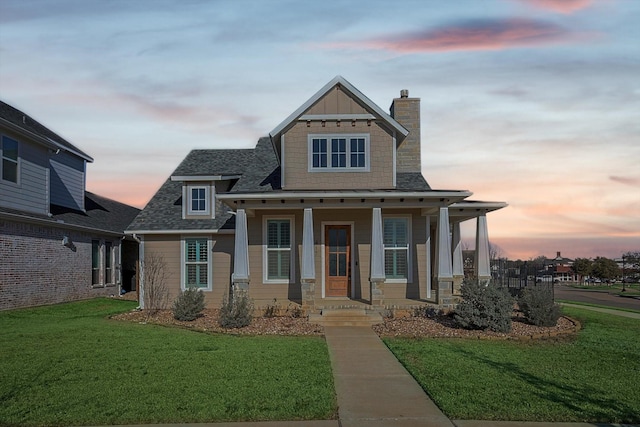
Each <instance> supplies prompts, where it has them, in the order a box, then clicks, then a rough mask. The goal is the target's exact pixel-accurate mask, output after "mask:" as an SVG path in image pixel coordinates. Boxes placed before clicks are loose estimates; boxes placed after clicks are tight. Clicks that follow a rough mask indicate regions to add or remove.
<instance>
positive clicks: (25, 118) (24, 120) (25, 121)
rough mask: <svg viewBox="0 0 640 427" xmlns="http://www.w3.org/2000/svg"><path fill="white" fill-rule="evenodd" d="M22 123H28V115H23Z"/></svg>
mask: <svg viewBox="0 0 640 427" xmlns="http://www.w3.org/2000/svg"><path fill="white" fill-rule="evenodd" d="M22 124H23V125H26V124H27V117H26V116H22Z"/></svg>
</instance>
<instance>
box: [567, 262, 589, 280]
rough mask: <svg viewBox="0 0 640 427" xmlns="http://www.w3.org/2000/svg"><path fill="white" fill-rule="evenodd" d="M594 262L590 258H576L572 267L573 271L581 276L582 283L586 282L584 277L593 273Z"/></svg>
mask: <svg viewBox="0 0 640 427" xmlns="http://www.w3.org/2000/svg"><path fill="white" fill-rule="evenodd" d="M591 267H592V262H591V260H590V259H588V258H576V259H575V261H573V265H572V266H571V268H572V269H573V272H574V273H576V274H577V275H578V276H580V283H581V284H583V283H584V278H585V277H586V276H588V275H590V274H591Z"/></svg>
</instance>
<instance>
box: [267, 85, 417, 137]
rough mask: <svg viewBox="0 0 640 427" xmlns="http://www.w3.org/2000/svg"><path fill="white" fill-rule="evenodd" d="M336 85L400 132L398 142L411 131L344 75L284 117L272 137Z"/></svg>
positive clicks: (271, 134)
mask: <svg viewBox="0 0 640 427" xmlns="http://www.w3.org/2000/svg"><path fill="white" fill-rule="evenodd" d="M335 86H340V87H341V88H342V89H343V90H345V91H346V92H348V93H349V94H351V96H353V97H354V98H356V99H357V100H358V101H360V103H362V105H363V106H364V107H365V108H367V109H368V110H369V111H372V112H373V113H375V115H376V116H378V117H380V118H381V119H382V120H383V121H384V122H385V123H386V124H387V125H388V126H389V127H390V128H391V129H393V130H395V131H397V132H398V134H399V135H401V137H399V138H398V143H399V142H400V141H402V139H403V138H404V137H405V136H407V135H408V134H409V131H408V130H407V129H405V128H404V127H403V126H402V125H401V124H400V123H398V122H397V121H396V120H395V119H394V118H393V117H391V116H390V115H389V114H387V113H385V112H384V110H382V109H381V108H380V107H378V105H377V104H376V103H374V102H373V101H371V100H370V99H369V98H367V96H366V95H364V94H363V93H362V92H360V91H359V90H358V89H356V87H355V86H354V85H352V84H351V83H349V82H348V81H347V79H345V78H344V77H342V76H336V77H334V78H333V80H331V81H330V82H329V83H327V84H326V85H324V86H323V87H322V89H320V90H319V91H318V92H316V93H315V94H314V95H313V96H312V97H311V98H309V99H308V100H307V102H305V103H304V104H302V105H301V106H300V107H298V109H297V110H295V111H294V112H293V113H291V114H290V115H289V117H287V118H286V119H284V121H283V122H282V123H280V124H279V125H278V126H276V127H275V129H273V130H272V131H271V132H270V133H269V135H270V136H271V138H275V137H276V135H278V134H280V133H281V132H282V131H284V130H285V129H286V128H287V127H289V126H290V125H291V123H293V122H294V121H296V120H298V118H299V117H300V116H301V115H302V114H303V113H304V112H305V111H307V110H308V109H309V108H311V107H312V106H313V104H315V103H316V102H317V101H318V100H319V99H320V98H322V97H323V96H325V95H326V94H327V93H328V92H329V91H331V89H333V88H334V87H335Z"/></svg>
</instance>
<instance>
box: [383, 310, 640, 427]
mask: <svg viewBox="0 0 640 427" xmlns="http://www.w3.org/2000/svg"><path fill="white" fill-rule="evenodd" d="M564 312H565V314H567V315H569V316H572V317H574V318H577V319H579V320H580V321H581V323H582V325H583V329H582V330H581V331H580V332H579V334H578V337H577V338H575V339H563V340H556V341H534V342H530V343H525V342H515V341H484V340H482V341H479V340H475V341H473V340H461V339H398V338H394V339H386V340H385V341H386V343H387V345H388V346H389V348H390V349H391V350H392V351H393V353H394V354H395V355H396V356H397V357H398V358H399V359H400V360H401V361H402V363H403V364H404V365H405V366H406V367H407V369H408V370H409V371H410V372H411V374H412V375H413V376H414V377H415V378H416V379H417V380H418V382H419V383H420V384H421V385H422V387H423V388H424V389H425V390H426V391H427V392H428V393H429V395H430V396H431V397H432V398H433V400H434V401H435V402H436V404H437V405H438V406H439V407H440V408H441V409H442V410H443V411H444V412H445V414H447V415H448V416H449V417H450V418H452V419H484V420H520V421H571V422H610V423H638V422H640V387H638V383H639V382H640V357H639V355H640V340H639V339H638V337H640V321H638V320H637V319H629V318H624V317H619V316H611V315H608V314H603V313H598V312H593V311H588V310H584V309H576V308H568V307H565V308H564Z"/></svg>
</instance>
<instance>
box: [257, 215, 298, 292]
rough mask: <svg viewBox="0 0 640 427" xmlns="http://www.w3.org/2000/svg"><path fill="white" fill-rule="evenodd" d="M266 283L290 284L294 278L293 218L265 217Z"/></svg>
mask: <svg viewBox="0 0 640 427" xmlns="http://www.w3.org/2000/svg"><path fill="white" fill-rule="evenodd" d="M263 227H264V244H263V248H264V262H263V266H264V267H263V271H264V282H265V283H289V282H290V281H291V280H293V279H292V278H293V277H294V268H293V259H294V255H293V247H294V246H293V244H294V233H293V227H294V221H293V216H284V217H269V216H265V217H264V224H263Z"/></svg>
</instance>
